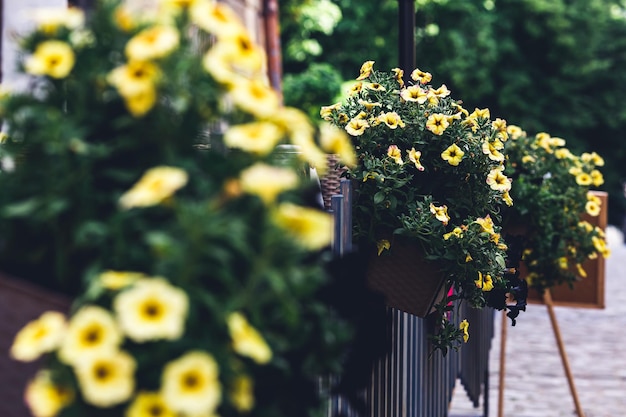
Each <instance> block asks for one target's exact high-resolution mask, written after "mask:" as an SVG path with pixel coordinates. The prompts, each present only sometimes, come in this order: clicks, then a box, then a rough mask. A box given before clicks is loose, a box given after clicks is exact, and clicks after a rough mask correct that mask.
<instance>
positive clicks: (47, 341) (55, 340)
mask: <svg viewBox="0 0 626 417" xmlns="http://www.w3.org/2000/svg"><path fill="white" fill-rule="evenodd" d="M66 330H67V323H66V321H65V316H64V315H63V314H61V313H59V312H57V311H46V312H45V313H43V314H42V315H41V316H39V318H37V319H36V320H33V321H31V322H29V323H28V324H26V326H24V327H23V328H22V329H21V330H20V331H19V332H18V333H17V335H16V336H15V339H14V340H13V344H12V345H11V350H10V352H9V353H10V355H11V357H12V358H13V359H15V360H18V361H22V362H30V361H34V360H36V359H38V358H39V357H40V356H41V355H42V354H44V353H47V352H51V351H53V350H54V349H56V348H58V347H59V345H60V344H61V341H62V340H63V338H64V336H65V332H66Z"/></svg>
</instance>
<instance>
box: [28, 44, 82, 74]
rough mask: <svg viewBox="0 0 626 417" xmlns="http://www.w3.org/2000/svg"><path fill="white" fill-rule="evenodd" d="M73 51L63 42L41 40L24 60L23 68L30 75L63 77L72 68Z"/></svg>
mask: <svg viewBox="0 0 626 417" xmlns="http://www.w3.org/2000/svg"><path fill="white" fill-rule="evenodd" d="M75 60H76V57H75V55H74V51H73V50H72V48H71V47H70V45H68V44H67V43H65V42H62V41H57V40H50V41H44V42H41V43H40V44H39V45H37V47H36V48H35V52H34V53H33V54H32V55H31V56H29V57H28V58H27V59H26V61H25V62H24V69H25V71H26V72H27V73H29V74H32V75H47V76H50V77H52V78H57V79H61V78H65V77H67V76H68V75H69V73H70V72H71V71H72V68H74V63H75Z"/></svg>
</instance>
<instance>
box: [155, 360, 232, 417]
mask: <svg viewBox="0 0 626 417" xmlns="http://www.w3.org/2000/svg"><path fill="white" fill-rule="evenodd" d="M218 377H219V368H218V366H217V362H216V361H215V359H214V358H213V356H212V355H210V354H209V353H207V352H204V351H200V350H195V351H190V352H187V353H185V354H184V355H183V356H181V357H179V358H178V359H175V360H173V361H171V362H169V363H168V364H167V365H165V369H164V370H163V374H162V375H161V393H162V395H163V398H164V399H165V402H166V403H167V405H168V406H169V408H170V409H172V410H174V411H175V412H177V413H182V414H184V415H190V416H195V415H212V414H213V412H214V411H215V409H216V408H217V407H218V405H219V404H220V402H221V400H222V386H221V385H220V381H219V379H218Z"/></svg>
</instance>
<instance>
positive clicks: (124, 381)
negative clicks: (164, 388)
mask: <svg viewBox="0 0 626 417" xmlns="http://www.w3.org/2000/svg"><path fill="white" fill-rule="evenodd" d="M136 367H137V364H136V363H135V359H134V358H133V357H132V356H131V355H129V354H128V353H126V352H124V351H119V350H118V351H109V352H103V353H99V354H97V355H86V356H85V357H84V358H83V359H82V360H80V361H76V364H75V366H74V370H75V372H76V376H77V377H78V384H79V386H80V390H81V392H82V394H83V398H84V399H85V401H86V402H87V403H89V404H92V405H95V406H97V407H105V408H106V407H112V406H114V405H117V404H121V403H123V402H125V401H127V400H128V399H130V397H131V396H132V394H133V391H134V389H135V377H134V374H135V368H136Z"/></svg>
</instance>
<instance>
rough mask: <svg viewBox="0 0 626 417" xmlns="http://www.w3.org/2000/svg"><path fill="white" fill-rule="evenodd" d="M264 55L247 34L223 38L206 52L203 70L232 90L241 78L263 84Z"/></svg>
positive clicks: (241, 33) (243, 32)
mask: <svg viewBox="0 0 626 417" xmlns="http://www.w3.org/2000/svg"><path fill="white" fill-rule="evenodd" d="M265 62H266V58H265V53H264V52H263V50H262V49H261V48H259V47H258V46H257V45H255V44H254V43H253V42H252V40H251V39H250V36H249V35H248V33H247V32H245V31H241V32H239V33H238V34H236V35H233V36H232V37H228V38H224V39H223V40H220V41H219V42H217V43H216V44H215V45H213V47H212V48H211V49H209V50H208V51H207V53H206V54H205V55H204V58H203V60H202V65H203V67H204V69H205V70H206V71H207V72H208V73H209V74H211V75H212V76H213V78H215V79H216V80H217V81H219V82H221V83H223V84H226V85H227V86H228V87H230V88H232V87H234V86H236V84H237V83H239V82H242V81H243V79H242V78H248V79H256V80H258V81H260V82H264V78H263V77H264V73H263V70H264V65H265Z"/></svg>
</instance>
